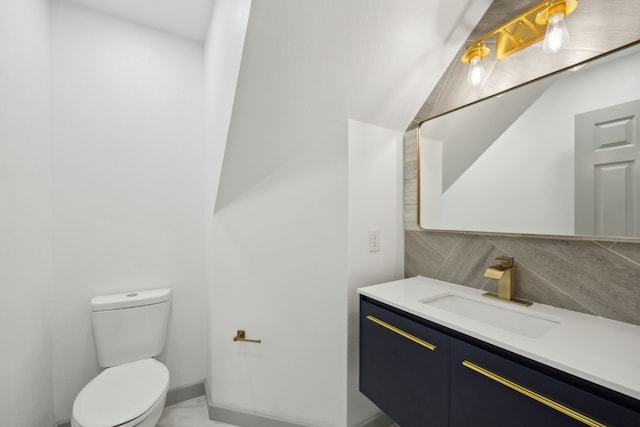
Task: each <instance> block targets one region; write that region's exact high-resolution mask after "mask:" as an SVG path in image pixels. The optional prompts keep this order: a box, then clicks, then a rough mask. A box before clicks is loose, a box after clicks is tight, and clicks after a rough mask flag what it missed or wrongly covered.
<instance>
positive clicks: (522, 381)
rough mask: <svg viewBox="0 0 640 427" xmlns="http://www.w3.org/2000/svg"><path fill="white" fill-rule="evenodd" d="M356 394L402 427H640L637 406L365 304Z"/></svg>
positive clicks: (536, 365) (446, 331) (458, 335)
mask: <svg viewBox="0 0 640 427" xmlns="http://www.w3.org/2000/svg"><path fill="white" fill-rule="evenodd" d="M423 341H424V342H427V343H430V344H432V345H433V346H435V351H432V350H431V349H429V348H427V347H425V346H424V343H423ZM360 391H361V392H362V393H363V394H365V395H366V396H367V397H368V398H369V399H371V400H372V401H373V402H374V403H375V404H376V405H378V407H380V409H382V410H383V411H384V412H385V413H386V414H387V415H389V417H391V418H392V419H393V420H394V421H395V422H396V423H398V424H399V425H401V426H402V427H429V426H451V427H470V426H473V427H485V426H486V427H514V426H518V427H528V426H531V427H534V426H535V427H540V426H553V427H565V426H566V427H571V426H575V427H577V426H585V425H586V426H592V427H598V426H620V427H637V426H640V403H639V402H638V400H635V399H633V398H631V397H628V396H624V395H621V394H620V393H617V392H615V391H612V390H609V389H607V388H604V387H602V386H599V385H596V384H593V383H591V382H588V381H586V380H583V379H580V378H577V377H574V376H572V375H570V374H568V373H565V372H561V371H558V370H556V369H554V368H551V367H548V366H546V365H542V364H540V363H538V362H535V361H532V360H529V359H527V358H524V357H522V356H519V355H515V354H513V353H511V352H509V351H507V350H504V349H501V348H499V347H495V346H493V345H491V344H488V343H485V342H483V341H479V340H477V339H475V338H471V337H468V336H466V335H464V334H461V333H459V332H457V331H453V330H451V329H448V328H446V327H444V326H441V325H438V324H435V323H432V322H430V321H428V320H424V319H421V318H418V317H416V316H413V315H411V314H409V313H405V312H403V311H401V310H398V309H396V308H393V307H389V306H386V305H385V304H382V303H379V302H377V301H375V300H372V299H370V298H367V297H364V296H363V297H361V299H360Z"/></svg>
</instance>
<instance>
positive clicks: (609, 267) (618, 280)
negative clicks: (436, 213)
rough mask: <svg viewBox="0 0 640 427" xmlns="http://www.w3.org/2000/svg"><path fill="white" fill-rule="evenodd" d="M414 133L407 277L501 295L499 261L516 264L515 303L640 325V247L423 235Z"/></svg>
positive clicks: (409, 144) (407, 181)
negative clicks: (490, 273)
mask: <svg viewBox="0 0 640 427" xmlns="http://www.w3.org/2000/svg"><path fill="white" fill-rule="evenodd" d="M415 137H416V136H415V130H414V131H411V132H407V134H406V135H405V156H404V159H405V160H404V173H405V176H404V193H405V198H404V224H405V227H404V228H405V258H404V270H405V277H412V276H416V275H422V276H426V277H433V278H436V279H440V280H445V281H448V282H452V283H457V284H461V285H466V286H470V287H474V288H479V289H487V290H490V291H493V292H495V291H497V282H496V281H495V280H492V279H484V278H483V277H482V276H483V273H484V269H485V268H486V267H487V266H489V265H493V264H495V262H494V258H495V257H497V256H501V255H509V256H512V257H514V258H515V260H516V266H517V270H516V280H517V282H516V283H517V292H516V293H517V296H519V297H521V298H524V299H528V300H531V301H534V302H540V303H543V304H549V305H553V306H556V307H562V308H568V309H571V310H575V311H580V312H584V313H590V314H595V315H598V316H603V317H607V318H610V319H615V320H621V321H624V322H629V323H634V324H637V325H640V243H632V242H620V241H619V242H610V241H606V242H605V241H594V240H586V239H562V238H549V237H546V236H545V237H530V236H515V235H501V234H490V233H483V234H472V233H457V232H455V233H451V232H438V231H424V230H420V229H419V228H418V226H417V224H416V222H417V221H416V203H417V197H416V178H417V169H416V150H415Z"/></svg>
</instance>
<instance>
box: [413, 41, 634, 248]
mask: <svg viewBox="0 0 640 427" xmlns="http://www.w3.org/2000/svg"><path fill="white" fill-rule="evenodd" d="M639 70H640V45H638V44H635V45H633V46H631V47H628V48H626V49H622V50H618V51H616V52H614V53H611V54H609V55H606V56H603V57H600V58H598V59H596V60H594V61H590V62H588V63H585V64H582V65H578V66H576V67H573V68H572V69H571V70H567V71H564V72H562V73H557V74H554V75H552V76H549V77H546V78H543V79H539V80H536V81H533V82H531V83H529V84H526V85H523V86H520V87H518V88H516V89H513V90H511V91H508V92H505V93H503V94H500V95H497V96H494V97H492V98H489V99H486V100H483V101H481V102H478V103H475V104H471V105H469V106H466V107H464V108H461V109H458V110H455V111H453V112H450V113H447V114H444V115H441V116H438V117H436V118H433V119H431V120H428V121H426V122H424V123H423V124H422V126H421V127H420V129H419V147H418V148H419V150H418V152H419V156H418V161H419V164H418V167H419V192H418V195H419V218H418V222H419V225H420V227H421V228H424V229H434V230H455V231H479V232H498V233H518V234H543V235H544V234H551V235H565V236H607V237H640V129H638V117H639V116H640V72H639Z"/></svg>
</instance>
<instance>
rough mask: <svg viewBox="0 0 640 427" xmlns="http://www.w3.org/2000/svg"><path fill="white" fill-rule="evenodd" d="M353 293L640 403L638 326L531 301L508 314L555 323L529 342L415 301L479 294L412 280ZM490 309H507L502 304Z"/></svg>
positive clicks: (520, 336) (454, 287)
mask: <svg viewBox="0 0 640 427" xmlns="http://www.w3.org/2000/svg"><path fill="white" fill-rule="evenodd" d="M358 293H359V294H361V295H365V296H367V297H370V298H372V299H374V300H377V301H380V302H383V303H385V304H387V305H390V306H392V307H395V308H398V309H400V310H403V311H406V312H408V313H411V314H414V315H416V316H418V317H421V318H423V319H426V320H430V321H432V322H434V323H438V324H440V325H442V326H445V327H447V328H449V329H453V330H455V331H458V332H461V333H463V334H465V335H468V336H471V337H474V338H478V339H480V340H482V341H485V342H488V343H490V344H494V345H496V346H498V347H502V348H504V349H506V350H509V351H511V352H513V353H516V354H519V355H521V356H525V357H528V358H529V359H533V360H535V361H538V362H541V363H543V364H545V365H549V366H552V367H554V368H557V369H560V370H562V371H565V372H568V373H570V374H573V375H575V376H577V377H580V378H583V379H586V380H588V381H591V382H593V383H596V384H600V385H602V386H604V387H607V388H610V389H612V390H615V391H618V392H620V393H622V394H625V395H627V396H631V397H633V398H635V399H640V326H636V325H631V324H628V323H624V322H619V321H615V320H611V319H605V318H603V317H597V316H592V315H588V314H583V313H578V312H574V311H570V310H565V309H561V308H556V307H551V306H549V305H544V304H538V303H535V302H534V303H533V304H532V305H531V306H529V307H524V308H520V307H517V308H513V310H516V311H522V312H532V313H534V314H536V315H539V316H541V317H546V318H553V319H557V320H559V321H560V324H559V325H558V326H555V327H554V328H552V329H551V330H549V331H547V332H545V333H544V334H542V335H541V336H538V337H536V338H530V337H527V336H524V335H521V334H518V333H515V332H509V331H507V330H505V329H502V328H499V327H495V326H491V325H490V324H487V323H482V322H479V321H476V320H472V319H470V318H467V317H465V316H464V315H460V314H455V313H452V312H449V311H446V310H443V309H440V308H436V307H432V306H429V305H427V304H424V303H423V302H421V301H423V300H425V299H429V298H433V297H437V296H439V295H443V294H457V295H461V296H468V297H472V298H477V297H479V296H480V295H482V294H483V293H484V291H482V290H479V289H474V288H469V287H466V286H460V285H454V284H452V283H448V282H443V281H440V280H435V279H429V278H426V277H413V278H410V279H403V280H397V281H394V282H388V283H382V284H379V285H373V286H366V287H363V288H359V289H358ZM491 301H493V300H491ZM495 304H499V305H502V306H509V308H510V309H512V308H511V307H512V306H513V304H510V303H507V302H502V301H496V302H495Z"/></svg>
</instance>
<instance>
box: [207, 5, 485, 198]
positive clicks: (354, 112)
mask: <svg viewBox="0 0 640 427" xmlns="http://www.w3.org/2000/svg"><path fill="white" fill-rule="evenodd" d="M489 3H490V0H466V1H455V2H453V1H447V0H438V1H424V0H404V1H402V2H397V1H389V0H350V1H347V2H345V1H342V0H325V1H321V2H319V1H311V0H302V1H301V0H269V1H268V2H263V1H257V0H254V1H253V3H252V7H251V13H250V16H249V25H248V28H247V36H246V39H245V46H244V52H243V58H242V65H241V68H240V77H239V80H238V87H237V91H236V98H235V103H234V110H233V116H232V120H231V126H230V130H229V139H228V142H227V147H226V152H225V158H224V164H223V170H222V178H221V184H220V185H221V187H220V191H219V193H218V202H217V209H220V208H221V207H222V206H224V205H226V204H227V203H230V201H231V200H233V199H234V198H236V197H238V196H239V195H240V194H243V193H245V192H247V191H248V190H250V189H251V188H252V187H253V186H254V185H257V183H259V182H261V180H263V179H265V178H266V177H267V176H268V175H269V174H272V173H274V171H275V170H278V169H279V168H281V167H283V165H284V164H285V163H286V162H288V161H289V162H295V161H302V160H299V159H301V158H304V157H305V156H306V155H307V154H308V153H309V152H311V151H313V150H315V149H316V148H314V147H322V146H327V145H331V146H335V145H336V144H338V142H337V141H336V138H342V137H344V139H345V141H344V145H342V147H346V123H347V119H349V118H351V119H355V120H358V121H361V122H365V123H369V124H374V125H378V126H382V127H385V128H388V129H393V130H398V131H404V130H405V129H406V128H407V126H408V125H409V123H410V122H411V119H412V118H413V117H414V115H415V112H416V111H418V109H419V108H420V105H422V103H423V102H424V100H425V99H426V97H427V96H428V94H429V93H430V92H431V91H432V90H433V87H434V86H435V84H436V82H437V81H438V79H439V78H440V76H441V75H442V73H443V72H444V71H445V69H446V67H447V65H448V64H449V62H450V61H451V60H452V58H453V56H454V55H455V54H456V53H457V51H458V49H459V47H460V45H461V44H462V43H463V42H464V40H465V39H466V37H467V36H468V34H469V33H470V32H471V30H472V29H473V28H474V27H475V25H476V24H477V22H478V20H479V19H480V17H481V16H482V15H483V14H484V12H485V10H486V8H487V7H488V6H489ZM336 129H343V131H344V135H343V136H338V134H339V132H338V131H336ZM345 150H346V148H345ZM345 153H346V151H345ZM294 159H295V160H294Z"/></svg>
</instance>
